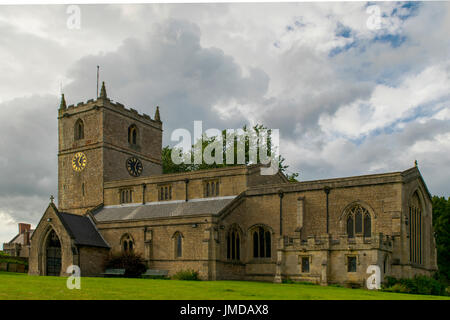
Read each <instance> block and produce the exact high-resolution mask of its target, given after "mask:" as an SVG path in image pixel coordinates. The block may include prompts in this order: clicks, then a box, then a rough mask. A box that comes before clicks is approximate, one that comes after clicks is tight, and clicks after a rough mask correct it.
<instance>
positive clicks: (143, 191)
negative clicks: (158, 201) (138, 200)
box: [142, 183, 147, 204]
mask: <svg viewBox="0 0 450 320" xmlns="http://www.w3.org/2000/svg"><path fill="white" fill-rule="evenodd" d="M146 188H147V185H146V184H145V183H143V184H142V204H145V189H146Z"/></svg>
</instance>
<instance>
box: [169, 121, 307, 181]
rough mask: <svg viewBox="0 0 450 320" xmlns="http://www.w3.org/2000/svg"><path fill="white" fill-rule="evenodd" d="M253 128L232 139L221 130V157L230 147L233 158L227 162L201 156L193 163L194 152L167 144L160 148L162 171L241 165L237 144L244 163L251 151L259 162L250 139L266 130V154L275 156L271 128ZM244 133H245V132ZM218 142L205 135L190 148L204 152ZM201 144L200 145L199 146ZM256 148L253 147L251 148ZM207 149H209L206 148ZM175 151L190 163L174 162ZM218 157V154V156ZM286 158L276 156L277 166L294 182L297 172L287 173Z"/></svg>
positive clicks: (213, 151)
mask: <svg viewBox="0 0 450 320" xmlns="http://www.w3.org/2000/svg"><path fill="white" fill-rule="evenodd" d="M252 129H253V130H247V126H244V127H243V128H242V130H243V131H244V134H236V135H235V136H234V139H233V140H232V141H229V139H228V140H227V135H226V130H223V131H222V145H221V146H220V147H221V148H220V149H221V154H222V155H221V156H222V158H221V159H227V157H226V151H227V150H230V149H232V150H233V155H234V159H233V161H232V163H227V162H226V161H223V163H220V162H218V161H216V162H213V163H207V162H206V161H205V159H204V158H203V157H202V162H201V163H199V164H195V163H194V152H192V151H191V152H190V153H188V154H186V153H184V154H182V150H180V149H177V148H175V147H174V148H171V147H169V146H165V147H164V148H163V150H162V165H163V173H178V172H189V171H196V170H203V169H213V168H221V167H229V166H237V165H242V164H243V163H239V162H242V161H238V146H239V145H244V163H245V164H246V165H249V164H252V163H253V162H252V159H251V154H252V151H253V152H254V153H255V154H256V159H253V160H256V161H254V162H256V163H261V159H260V155H259V150H260V149H259V148H260V145H259V144H257V145H256V146H255V145H254V144H252V143H251V141H256V140H257V139H258V135H259V134H261V133H263V132H267V136H268V139H267V141H266V143H267V155H268V156H269V157H275V154H276V150H275V148H274V147H273V146H272V139H271V130H269V129H267V128H266V127H264V126H263V125H259V124H257V125H255V126H254V127H253V128H252ZM245 133H246V134H245ZM215 142H216V143H220V142H219V141H218V139H217V137H207V136H206V135H204V136H203V139H199V140H197V141H196V143H195V144H194V145H193V146H192V150H194V149H195V148H196V147H197V148H198V150H202V154H204V151H205V149H207V148H211V146H212V145H213V144H214V143H215ZM200 144H201V146H200ZM255 147H256V148H257V149H253V148H255ZM208 151H209V150H208ZM173 152H177V153H178V154H180V155H181V154H182V156H183V157H185V158H186V159H190V160H191V161H190V163H180V164H176V163H174V162H173V160H172V153H173ZM215 152H216V150H215V149H214V150H212V151H211V156H212V157H213V158H214V157H215V156H216V154H215ZM218 158H220V156H218ZM285 161H286V159H285V158H284V157H282V156H281V155H279V156H278V168H279V170H280V171H281V172H282V173H283V174H284V175H285V176H286V177H287V178H288V180H289V181H291V182H296V181H297V179H296V178H297V177H298V175H299V174H298V173H292V174H288V173H287V169H288V168H289V165H287V164H286V162H285Z"/></svg>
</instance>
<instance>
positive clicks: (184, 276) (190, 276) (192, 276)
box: [172, 270, 200, 280]
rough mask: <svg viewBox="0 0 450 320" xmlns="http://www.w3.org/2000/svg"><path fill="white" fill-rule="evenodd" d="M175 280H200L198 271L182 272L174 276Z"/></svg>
mask: <svg viewBox="0 0 450 320" xmlns="http://www.w3.org/2000/svg"><path fill="white" fill-rule="evenodd" d="M172 279H175V280H200V277H199V275H198V271H194V270H181V271H178V272H177V273H175V274H174V275H173V276H172Z"/></svg>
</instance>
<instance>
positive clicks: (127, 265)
mask: <svg viewBox="0 0 450 320" xmlns="http://www.w3.org/2000/svg"><path fill="white" fill-rule="evenodd" d="M104 268H105V269H125V275H124V276H125V277H129V278H135V277H139V276H140V275H141V274H143V273H144V272H145V270H146V269H147V267H146V266H145V263H144V259H142V256H141V255H140V254H136V253H134V252H122V253H120V254H111V255H110V256H109V257H108V258H107V259H106V261H105V263H104Z"/></svg>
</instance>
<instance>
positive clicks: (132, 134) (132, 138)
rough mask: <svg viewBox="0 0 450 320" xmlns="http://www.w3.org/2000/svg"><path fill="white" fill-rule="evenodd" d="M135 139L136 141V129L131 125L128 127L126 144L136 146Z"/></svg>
mask: <svg viewBox="0 0 450 320" xmlns="http://www.w3.org/2000/svg"><path fill="white" fill-rule="evenodd" d="M137 139H138V131H137V127H136V126H135V125H134V124H132V125H131V126H129V127H128V142H129V143H130V144H132V145H137V144H138V143H137Z"/></svg>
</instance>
